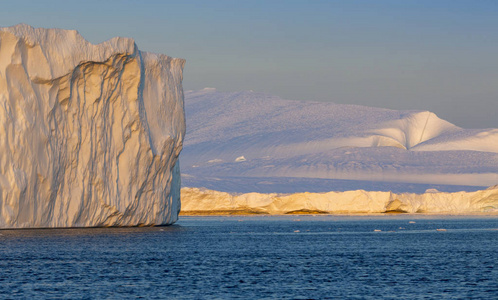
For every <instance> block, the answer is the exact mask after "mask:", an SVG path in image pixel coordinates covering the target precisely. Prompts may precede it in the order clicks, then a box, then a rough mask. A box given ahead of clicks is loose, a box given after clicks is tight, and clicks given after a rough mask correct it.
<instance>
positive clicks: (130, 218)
mask: <svg viewBox="0 0 498 300" xmlns="http://www.w3.org/2000/svg"><path fill="white" fill-rule="evenodd" d="M184 63H185V61H184V60H183V59H176V58H171V57H168V56H165V55H161V54H152V53H147V52H142V51H139V50H138V48H137V46H136V44H135V42H134V40H133V39H129V38H113V39H110V40H108V41H106V42H103V43H101V44H98V45H93V44H91V43H89V42H87V41H86V40H85V39H84V38H83V37H82V36H81V35H79V33H78V32H76V31H74V30H62V29H43V28H33V27H30V26H28V25H25V24H21V25H17V26H13V27H6V28H0V107H1V109H0V122H1V124H0V228H33V227H86V226H135V225H153V224H156V225H158V224H171V223H173V222H175V221H176V220H177V217H178V212H179V209H180V201H179V197H180V168H179V163H178V155H179V154H180V151H181V149H182V141H183V137H184V135H185V119H184V107H183V105H184V104H183V90H182V70H183V65H184Z"/></svg>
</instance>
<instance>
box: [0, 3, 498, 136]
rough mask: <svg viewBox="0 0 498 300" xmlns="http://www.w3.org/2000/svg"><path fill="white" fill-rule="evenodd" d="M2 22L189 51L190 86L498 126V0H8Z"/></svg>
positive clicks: (157, 48) (170, 51)
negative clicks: (419, 111) (428, 113)
mask: <svg viewBox="0 0 498 300" xmlns="http://www.w3.org/2000/svg"><path fill="white" fill-rule="evenodd" d="M1 7H2V10H1V11H0V26H10V25H14V24H17V23H27V24H30V25H32V26H35V27H59V28H66V29H76V30H78V31H79V32H80V33H81V34H82V35H83V36H84V37H85V38H87V39H88V40H89V41H91V42H93V43H98V42H101V41H104V40H106V39H109V38H111V37H113V36H126V37H133V38H134V39H135V40H136V42H137V44H138V46H139V48H140V49H142V50H146V51H152V52H159V53H164V54H167V55H170V56H175V57H183V58H186V59H187V65H186V67H185V73H184V88H185V89H201V88H203V87H215V88H217V89H218V90H221V91H241V90H254V91H258V92H265V93H269V94H273V95H279V96H281V97H284V98H287V99H299V100H319V101H333V102H336V103H351V104H362V105H368V106H377V107H385V108H393V109H423V110H430V111H433V112H435V113H436V114H438V115H439V116H440V117H441V118H444V119H446V120H448V121H450V122H452V123H455V124H457V125H459V126H462V127H467V128H472V127H473V128H484V127H496V128H498V117H497V116H498V1H493V0H489V1H485V0H466V1H463V0H418V1H408V0H404V1H401V0H392V1H375V0H365V1H355V0H344V1H304V0H303V1H290V0H287V1H271V0H267V1H252V0H245V1H234V0H232V1H200V0H199V1H105V0H101V1H68V0H66V1H21V0H17V1H2V2H1Z"/></svg>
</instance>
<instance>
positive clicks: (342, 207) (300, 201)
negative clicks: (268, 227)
mask: <svg viewBox="0 0 498 300" xmlns="http://www.w3.org/2000/svg"><path fill="white" fill-rule="evenodd" d="M182 193H183V194H184V197H183V199H184V200H183V203H182V206H183V208H182V211H183V213H185V214H187V215H188V214H246V213H259V214H289V213H326V214H378V213H426V214H431V213H432V214H493V215H496V214H497V213H498V189H496V187H492V188H489V189H486V190H481V191H475V192H455V193H443V192H438V191H436V190H434V191H430V190H429V191H426V192H425V193H422V194H413V193H401V194H396V193H392V192H375V191H364V190H356V191H345V192H328V193H296V194H276V193H272V194H261V193H246V194H230V193H225V192H218V191H212V190H206V189H198V188H183V189H182Z"/></svg>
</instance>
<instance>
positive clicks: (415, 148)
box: [181, 88, 498, 194]
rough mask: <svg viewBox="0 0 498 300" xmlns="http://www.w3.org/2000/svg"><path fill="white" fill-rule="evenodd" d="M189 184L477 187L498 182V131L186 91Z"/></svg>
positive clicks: (284, 188)
mask: <svg viewBox="0 0 498 300" xmlns="http://www.w3.org/2000/svg"><path fill="white" fill-rule="evenodd" d="M185 113H186V118H187V123H188V127H187V133H186V138H185V141H184V147H183V151H182V156H181V168H182V185H183V186H184V187H192V188H196V187H197V188H201V187H203V188H207V189H210V190H217V191H221V192H228V193H231V194H239V193H250V192H258V193H283V194H289V193H302V192H314V193H324V192H330V191H336V192H337V191H342V192H344V191H348V190H360V189H364V190H368V191H384V192H388V191H391V192H395V193H416V194H422V193H424V192H425V191H426V190H427V189H437V190H439V191H441V192H459V191H467V192H475V191H478V190H483V189H486V188H487V187H489V186H493V185H496V184H498V129H495V128H487V129H465V128H461V127H458V126H456V125H454V124H452V123H450V122H448V121H446V120H443V119H441V118H439V117H438V116H437V115H436V114H434V113H433V112H429V111H417V110H391V109H385V108H375V107H367V106H360V105H347V104H336V103H331V102H313V101H296V100H286V99H281V98H279V97H277V96H272V95H267V94H263V93H256V92H252V91H242V92H220V91H217V90H216V89H214V88H206V89H203V90H197V91H186V92H185Z"/></svg>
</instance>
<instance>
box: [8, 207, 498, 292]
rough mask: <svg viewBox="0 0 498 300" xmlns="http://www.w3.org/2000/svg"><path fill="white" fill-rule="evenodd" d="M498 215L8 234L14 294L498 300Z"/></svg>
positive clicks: (232, 221)
mask: <svg viewBox="0 0 498 300" xmlns="http://www.w3.org/2000/svg"><path fill="white" fill-rule="evenodd" d="M497 262H498V218H497V217H427V216H407V215H401V216H400V215H386V216H378V217H348V216H285V217H282V216H279V217H275V216H273V217H266V216H257V217H254V216H246V217H241V216H232V217H181V218H180V221H179V222H178V223H177V224H176V225H173V226H167V227H148V228H92V229H41V230H1V231H0V298H2V299H16V298H19V299H498V266H497Z"/></svg>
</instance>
